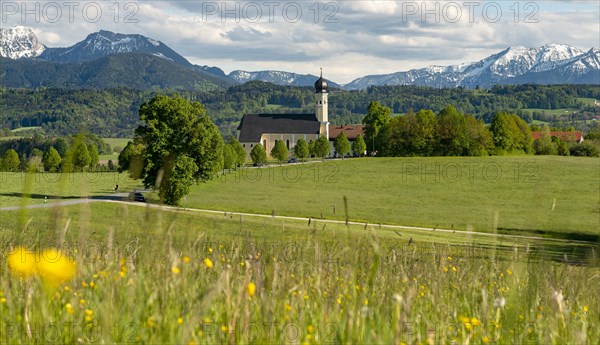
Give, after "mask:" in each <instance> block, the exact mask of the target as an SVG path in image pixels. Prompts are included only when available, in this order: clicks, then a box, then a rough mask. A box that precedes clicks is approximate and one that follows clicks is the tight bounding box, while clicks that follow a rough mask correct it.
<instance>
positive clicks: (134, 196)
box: [129, 192, 146, 202]
mask: <svg viewBox="0 0 600 345" xmlns="http://www.w3.org/2000/svg"><path fill="white" fill-rule="evenodd" d="M129 200H132V201H141V202H146V198H145V197H144V194H142V193H141V192H131V193H129Z"/></svg>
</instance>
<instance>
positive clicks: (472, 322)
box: [471, 317, 481, 326]
mask: <svg viewBox="0 0 600 345" xmlns="http://www.w3.org/2000/svg"><path fill="white" fill-rule="evenodd" d="M471 324H472V325H473V326H479V325H481V322H479V320H477V318H476V317H472V318H471Z"/></svg>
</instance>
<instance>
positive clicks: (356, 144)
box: [352, 134, 367, 157]
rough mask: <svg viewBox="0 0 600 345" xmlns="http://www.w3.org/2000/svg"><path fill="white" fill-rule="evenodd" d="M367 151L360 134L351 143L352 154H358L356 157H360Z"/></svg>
mask: <svg viewBox="0 0 600 345" xmlns="http://www.w3.org/2000/svg"><path fill="white" fill-rule="evenodd" d="M366 149H367V145H366V144H365V140H364V139H363V136H362V134H359V135H358V136H357V137H356V139H354V141H353V142H352V152H354V153H356V154H358V156H359V157H360V156H362V155H363V154H364V153H365V150H366Z"/></svg>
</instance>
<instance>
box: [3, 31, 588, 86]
mask: <svg viewBox="0 0 600 345" xmlns="http://www.w3.org/2000/svg"><path fill="white" fill-rule="evenodd" d="M128 53H139V54H145V55H148V56H154V57H156V58H160V59H163V60H164V61H166V62H169V63H171V64H173V65H177V66H179V67H183V68H186V69H188V70H190V71H191V72H192V73H196V74H198V75H200V76H203V77H204V78H205V79H207V80H209V81H211V82H214V81H216V84H218V85H234V84H236V83H245V82H248V81H251V80H259V81H264V82H270V83H274V84H277V85H282V86H312V85H313V84H314V81H315V80H316V79H317V78H318V77H317V76H316V75H311V74H298V73H294V72H286V71H277V70H262V71H244V70H234V71H232V72H230V73H229V74H226V73H225V72H224V71H223V70H222V69H220V68H219V67H216V66H207V65H202V66H201V65H194V64H192V63H190V62H189V61H188V60H187V59H186V58H185V57H183V56H181V55H180V54H178V53H177V52H176V51H175V50H173V49H171V48H170V47H168V46H167V45H166V44H164V43H163V42H161V41H158V40H155V39H152V38H149V37H146V36H143V35H140V34H121V33H114V32H111V31H107V30H100V31H98V32H94V33H91V34H89V35H87V36H86V38H85V39H84V40H82V41H80V42H78V43H76V44H74V45H72V46H70V47H64V48H48V47H46V46H45V45H43V44H42V43H41V42H39V40H38V39H37V37H36V36H35V34H34V33H33V30H32V29H31V28H28V27H23V26H19V27H16V28H12V29H0V56H3V57H6V58H9V59H12V60H36V61H46V62H57V63H88V62H91V61H95V60H97V59H102V58H105V57H108V56H116V55H119V54H128ZM115 61H121V60H119V59H117V60H115ZM160 65H161V66H162V69H167V70H168V69H173V68H174V67H172V66H169V65H166V64H160ZM86 66H88V67H89V66H90V65H89V64H88V65H86ZM52 68H53V67H52ZM52 68H51V69H52ZM88 72H89V71H88ZM146 72H147V71H146ZM40 73H42V74H44V71H40ZM161 73H162V74H163V76H165V75H164V74H165V73H166V72H164V71H161ZM117 77H118V76H117ZM130 77H131V76H130ZM165 77H167V76H165ZM215 78H216V79H215ZM167 79H168V77H167ZM155 81H156V82H158V81H157V80H155ZM48 82H51V81H48ZM123 82H124V83H125V84H127V83H128V81H123ZM328 82H329V84H330V86H332V87H339V88H344V89H348V90H353V89H365V88H367V87H369V86H382V85H418V86H432V87H458V86H462V87H477V86H480V87H490V86H493V85H496V84H521V83H530V82H534V83H541V84H556V83H564V82H567V83H572V84H582V83H592V84H600V50H599V49H598V48H591V49H589V50H588V51H583V50H581V49H579V48H576V47H573V46H570V45H566V44H554V43H552V44H546V45H544V46H541V47H536V48H527V47H523V46H513V47H508V48H506V49H505V50H503V51H501V52H498V53H496V54H492V55H490V56H488V57H486V58H484V59H481V60H479V61H475V62H470V63H461V64H456V65H449V66H437V65H431V66H426V67H423V68H417V69H411V70H408V71H401V72H394V73H389V74H378V75H366V76H362V77H359V78H356V79H354V80H353V81H351V82H350V83H347V84H338V83H336V82H334V81H332V80H328ZM76 84H77V83H76ZM158 84H161V83H160V82H158ZM167 84H172V81H167Z"/></svg>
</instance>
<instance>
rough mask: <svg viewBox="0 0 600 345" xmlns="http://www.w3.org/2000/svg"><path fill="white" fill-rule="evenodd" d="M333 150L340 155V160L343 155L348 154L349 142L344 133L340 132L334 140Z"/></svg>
mask: <svg viewBox="0 0 600 345" xmlns="http://www.w3.org/2000/svg"><path fill="white" fill-rule="evenodd" d="M333 148H334V149H335V151H336V152H337V153H338V154H340V155H341V156H342V159H344V156H345V155H347V154H348V153H350V142H349V141H348V138H347V137H346V133H344V132H343V131H342V132H341V133H340V134H339V135H338V136H337V138H335V140H334V141H333Z"/></svg>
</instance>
